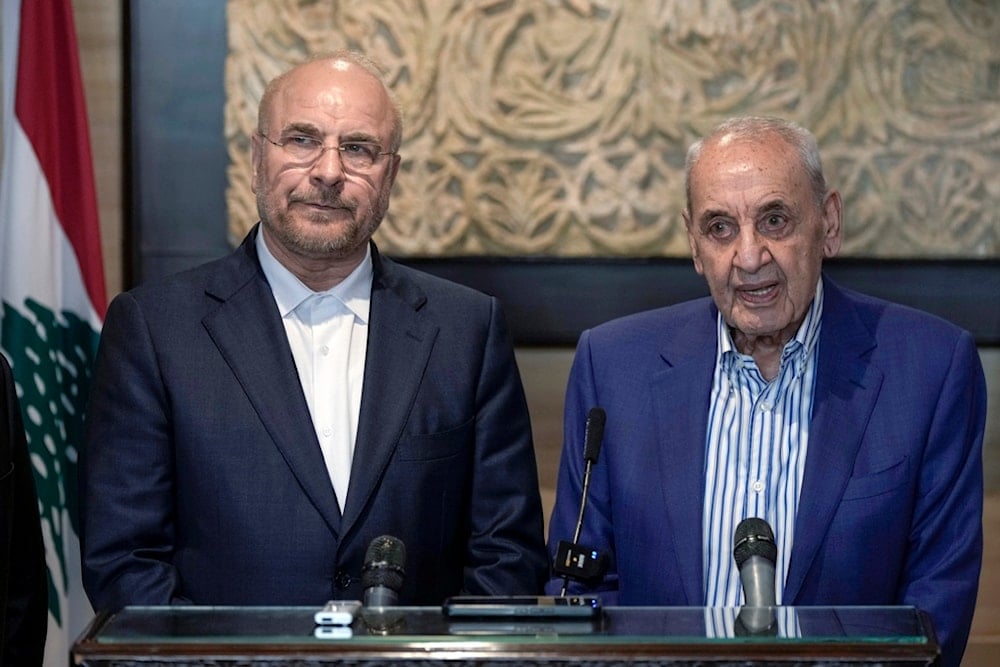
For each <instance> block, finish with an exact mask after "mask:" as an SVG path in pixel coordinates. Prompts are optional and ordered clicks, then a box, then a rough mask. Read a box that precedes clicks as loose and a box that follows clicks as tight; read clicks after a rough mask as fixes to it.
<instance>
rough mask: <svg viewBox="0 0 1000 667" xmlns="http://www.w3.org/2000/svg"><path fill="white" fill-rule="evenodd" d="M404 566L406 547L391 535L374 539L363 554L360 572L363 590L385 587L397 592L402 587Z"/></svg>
mask: <svg viewBox="0 0 1000 667" xmlns="http://www.w3.org/2000/svg"><path fill="white" fill-rule="evenodd" d="M405 564H406V546H405V545H404V544H403V541H402V540H400V539H399V538H397V537H393V536H392V535H381V536H379V537H376V538H375V539H374V540H372V541H371V543H370V544H369V545H368V551H366V552H365V566H364V569H362V571H361V585H362V586H363V587H364V588H371V587H372V586H385V587H386V588H389V589H392V590H394V591H398V590H399V589H400V588H401V587H402V586H403V578H404V576H405V571H404V565H405Z"/></svg>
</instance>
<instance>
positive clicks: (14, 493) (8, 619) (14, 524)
mask: <svg viewBox="0 0 1000 667" xmlns="http://www.w3.org/2000/svg"><path fill="white" fill-rule="evenodd" d="M48 594H49V589H48V583H47V580H46V570H45V547H44V546H43V543H42V524H41V522H40V519H39V516H38V496H37V495H36V494H35V479H34V475H33V474H32V471H31V459H30V457H29V454H28V443H27V441H26V438H25V435H24V422H23V421H22V419H21V407H20V405H19V404H18V400H17V394H16V393H15V388H14V376H13V374H12V373H11V369H10V366H9V365H8V363H7V358H6V357H4V356H3V355H2V354H0V665H40V664H42V655H43V653H44V649H45V635H46V632H47V630H48V626H47V624H48V615H49V604H48V603H49V598H48Z"/></svg>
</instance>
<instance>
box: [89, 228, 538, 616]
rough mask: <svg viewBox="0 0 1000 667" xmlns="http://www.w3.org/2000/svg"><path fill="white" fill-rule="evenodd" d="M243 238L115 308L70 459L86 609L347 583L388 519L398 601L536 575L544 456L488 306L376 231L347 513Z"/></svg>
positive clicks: (349, 589)
mask: <svg viewBox="0 0 1000 667" xmlns="http://www.w3.org/2000/svg"><path fill="white" fill-rule="evenodd" d="M253 238H254V233H253V232H251V234H250V235H249V236H248V237H247V239H246V240H245V241H244V243H243V245H242V246H241V247H240V248H239V249H237V251H236V252H234V253H233V254H232V255H230V256H228V257H226V258H223V259H221V260H218V261H216V262H213V263H209V264H207V265H204V266H202V267H200V268H197V269H193V270H191V271H188V272H186V273H183V274H180V275H178V276H174V277H172V278H170V279H167V280H165V281H162V282H158V283H155V284H150V285H148V286H141V287H139V288H137V289H135V290H132V291H130V292H127V293H124V294H121V295H119V296H118V297H117V298H116V299H114V301H113V303H112V304H111V306H110V308H109V310H108V314H107V318H106V320H105V325H104V330H103V332H102V337H101V344H100V350H99V353H98V359H97V365H96V370H95V378H94V384H93V389H92V398H91V405H90V410H89V414H88V437H87V443H86V447H85V451H84V452H83V456H82V463H81V469H82V483H81V489H82V492H81V495H82V497H81V505H82V518H83V530H82V551H83V562H84V585H85V588H86V590H87V593H88V595H89V597H90V599H91V602H92V603H93V605H94V607H95V609H100V610H104V609H116V608H118V607H121V606H123V605H128V604H167V603H172V602H174V603H176V602H193V603H196V604H215V605H224V604H225V605H230V604H232V605H237V604H238V605H251V604H264V605H277V604H322V603H324V602H325V601H327V600H329V599H331V598H341V599H360V598H361V597H362V586H361V583H360V576H361V570H362V566H363V564H364V558H365V552H366V550H367V548H368V545H369V544H370V542H371V541H372V539H373V538H375V537H377V536H379V535H383V534H388V535H393V536H395V537H397V538H399V539H401V540H402V541H403V543H404V544H405V546H406V550H407V560H406V578H405V582H404V584H403V587H402V590H401V591H400V595H399V602H400V604H440V603H441V601H442V600H443V599H444V598H445V597H446V596H449V595H454V594H458V593H460V592H463V591H466V592H469V593H474V594H514V593H535V592H537V591H538V590H540V589H541V587H542V585H543V583H544V579H545V576H546V572H547V556H546V553H545V546H544V538H543V534H542V512H541V503H540V499H539V493H538V477H537V470H536V464H535V458H534V451H533V448H532V440H531V430H530V424H529V418H528V412H527V405H526V402H525V398H524V393H523V390H522V386H521V381H520V376H519V374H518V370H517V367H516V363H515V359H514V354H513V348H512V345H511V341H510V338H509V335H508V331H507V327H506V324H505V322H504V318H503V314H502V312H501V309H500V305H499V303H498V301H497V300H496V299H495V298H491V297H488V296H486V295H483V294H481V293H479V292H475V291H473V290H471V289H468V288H465V287H460V286H458V285H455V284H453V283H449V282H446V281H443V280H440V279H437V278H434V277H432V276H428V275H426V274H422V273H420V272H417V271H414V270H412V269H409V268H407V267H403V266H400V265H398V264H395V263H394V262H392V261H391V260H389V259H387V258H384V257H382V256H380V255H379V254H378V252H377V250H375V248H374V245H373V246H372V258H373V264H374V278H373V285H372V297H371V317H370V323H369V341H368V353H367V362H366V366H365V376H364V378H365V379H364V390H363V395H362V400H361V414H360V419H359V425H358V435H357V444H356V448H355V454H354V462H353V467H352V471H351V482H350V491H349V493H348V497H347V502H346V507H345V508H344V513H343V515H341V512H340V510H339V508H338V505H337V501H336V499H335V496H334V491H333V487H332V485H331V483H330V479H329V477H328V475H327V472H326V466H325V465H324V462H323V457H322V454H321V452H320V447H319V443H318V441H317V438H316V435H315V431H314V429H313V424H312V420H311V418H310V415H309V411H308V408H307V405H306V400H305V397H304V395H303V393H302V389H301V386H300V383H299V379H298V375H297V372H296V368H295V363H294V360H293V357H292V353H291V350H290V347H289V345H288V342H287V339H286V335H285V331H284V328H283V326H282V323H281V319H280V317H279V314H278V309H277V307H276V305H275V303H274V299H273V296H272V294H271V290H270V288H269V285H268V283H267V281H266V279H265V277H264V274H263V272H262V271H261V268H260V264H259V262H258V259H257V257H256V253H255V248H254V243H253Z"/></svg>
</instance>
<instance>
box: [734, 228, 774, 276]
mask: <svg viewBox="0 0 1000 667" xmlns="http://www.w3.org/2000/svg"><path fill="white" fill-rule="evenodd" d="M771 259H772V257H771V250H770V248H769V246H768V239H767V238H765V237H764V236H762V235H761V234H759V233H758V232H757V230H756V229H755V228H754V227H752V226H751V227H750V228H749V229H746V230H741V231H740V235H739V237H737V239H736V246H735V249H734V256H733V265H734V266H736V267H737V268H739V269H742V270H743V271H746V272H747V273H756V272H757V270H758V269H760V267H762V266H764V265H765V264H767V263H768V262H770V261H771Z"/></svg>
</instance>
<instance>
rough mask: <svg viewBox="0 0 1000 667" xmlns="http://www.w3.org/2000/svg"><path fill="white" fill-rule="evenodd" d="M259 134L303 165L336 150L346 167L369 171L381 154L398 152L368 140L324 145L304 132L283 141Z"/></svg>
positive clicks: (349, 169)
mask: <svg viewBox="0 0 1000 667" xmlns="http://www.w3.org/2000/svg"><path fill="white" fill-rule="evenodd" d="M257 136H259V137H261V138H262V139H265V140H266V141H267V142H268V143H270V144H274V145H275V146H278V147H279V148H281V149H283V150H284V151H285V154H286V155H287V156H288V157H289V158H290V159H291V160H293V161H294V162H296V163H298V164H301V165H307V164H313V163H314V162H316V160H318V159H319V158H320V156H321V155H323V153H325V152H327V151H329V150H335V151H338V152H339V153H340V163H341V164H342V165H343V167H344V169H346V170H348V171H368V170H369V169H371V168H372V167H374V166H375V163H376V162H378V159H379V158H380V157H381V156H383V155H395V154H396V152H395V151H383V150H382V147H381V146H379V145H378V144H373V143H370V142H367V141H348V142H345V143H343V144H340V145H337V146H324V145H323V142H322V141H320V140H319V139H317V138H316V137H310V136H306V135H303V134H293V135H291V136H289V137H285V138H284V139H282V140H281V141H274V140H272V139H271V138H269V137H268V136H267V135H265V134H262V133H260V132H258V133H257Z"/></svg>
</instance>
